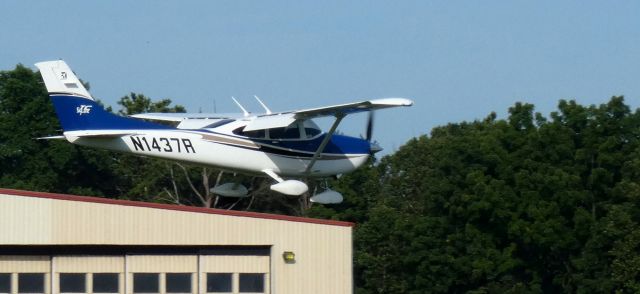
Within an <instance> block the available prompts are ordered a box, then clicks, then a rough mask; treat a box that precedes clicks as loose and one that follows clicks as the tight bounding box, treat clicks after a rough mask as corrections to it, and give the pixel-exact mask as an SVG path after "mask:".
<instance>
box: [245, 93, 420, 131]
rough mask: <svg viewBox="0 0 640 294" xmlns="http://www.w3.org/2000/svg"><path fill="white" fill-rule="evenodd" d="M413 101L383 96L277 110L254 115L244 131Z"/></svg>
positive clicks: (405, 104) (408, 103) (411, 103)
mask: <svg viewBox="0 0 640 294" xmlns="http://www.w3.org/2000/svg"><path fill="white" fill-rule="evenodd" d="M411 105H413V101H411V100H409V99H405V98H384V99H374V100H367V101H361V102H354V103H347V104H340V105H333V106H326V107H319V108H310V109H304V110H295V111H287V112H278V113H272V114H263V115H259V116H256V117H254V118H253V119H252V120H251V122H250V123H249V124H247V126H246V127H245V129H244V130H245V131H253V130H262V129H270V128H278V127H286V126H289V125H290V124H292V123H293V122H294V121H296V120H297V119H309V118H314V117H322V116H335V117H338V116H345V115H348V114H352V113H358V112H364V111H372V110H377V109H383V108H390V107H399V106H411Z"/></svg>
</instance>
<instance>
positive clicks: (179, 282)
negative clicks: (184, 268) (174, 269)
mask: <svg viewBox="0 0 640 294" xmlns="http://www.w3.org/2000/svg"><path fill="white" fill-rule="evenodd" d="M166 283H167V284H166V289H167V293H191V274H189V273H179V274H177V273H167V274H166Z"/></svg>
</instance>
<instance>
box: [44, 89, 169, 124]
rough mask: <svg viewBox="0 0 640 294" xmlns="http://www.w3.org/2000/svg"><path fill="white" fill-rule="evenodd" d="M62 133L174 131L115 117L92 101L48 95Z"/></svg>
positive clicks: (135, 120) (68, 96) (139, 121)
mask: <svg viewBox="0 0 640 294" xmlns="http://www.w3.org/2000/svg"><path fill="white" fill-rule="evenodd" d="M50 97H51V101H52V102H53V106H54V108H55V110H56V114H57V115H58V119H59V120H60V124H61V125H62V129H63V130H64V131H81V130H133V129H154V130H162V129H174V128H173V127H170V126H165V125H161V124H157V123H152V122H147V121H142V120H139V119H133V118H129V117H123V116H119V115H115V114H113V113H111V112H108V111H106V110H105V109H104V108H103V107H102V106H101V105H100V104H98V103H96V102H95V101H93V100H90V99H87V98H82V97H77V96H72V95H68V94H55V93H51V94H50Z"/></svg>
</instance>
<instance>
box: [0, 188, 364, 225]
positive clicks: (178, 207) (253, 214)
mask: <svg viewBox="0 0 640 294" xmlns="http://www.w3.org/2000/svg"><path fill="white" fill-rule="evenodd" d="M0 194H6V195H13V196H24V197H34V198H46V199H57V200H65V201H77V202H90V203H101V204H110V205H123V206H134V207H147V208H155V209H164V210H175V211H186V212H194V213H205V214H217V215H228V216H238V217H250V218H260V219H272V220H284V221H291V222H301V223H312V224H322V225H332V226H341V227H353V226H354V225H355V224H354V223H352V222H344V221H336V220H326V219H316V218H306V217H297V216H288V215H279V214H269V213H259V212H249V211H237V210H224V209H215V208H204V207H194V206H183V205H173V204H161V203H151V202H141V201H130V200H119V199H110V198H100V197H89V196H78V195H68V194H57V193H45V192H34V191H24V190H14V189H3V188H0ZM0 196H1V195H0Z"/></svg>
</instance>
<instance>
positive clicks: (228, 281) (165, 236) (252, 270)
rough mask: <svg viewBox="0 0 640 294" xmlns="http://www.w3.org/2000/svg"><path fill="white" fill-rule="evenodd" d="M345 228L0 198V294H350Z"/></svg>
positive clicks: (240, 215)
mask: <svg viewBox="0 0 640 294" xmlns="http://www.w3.org/2000/svg"><path fill="white" fill-rule="evenodd" d="M352 229H353V224H352V223H348V222H338V221H330V220H320V219H310V218H300V217H290V216H282V215H272V214H263V213H252V212H238V211H227V210H219V209H207V208H197V207H185V206H178V205H167V204H155V203H144V202H135V201H124V200H113V199H105V198H95V197H84V196H71V195H61V194H51V193H40V192H29V191H18V190H7V189H0V293H351V292H352V291H353V280H352V276H353V274H352V258H353V253H352Z"/></svg>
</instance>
